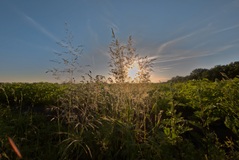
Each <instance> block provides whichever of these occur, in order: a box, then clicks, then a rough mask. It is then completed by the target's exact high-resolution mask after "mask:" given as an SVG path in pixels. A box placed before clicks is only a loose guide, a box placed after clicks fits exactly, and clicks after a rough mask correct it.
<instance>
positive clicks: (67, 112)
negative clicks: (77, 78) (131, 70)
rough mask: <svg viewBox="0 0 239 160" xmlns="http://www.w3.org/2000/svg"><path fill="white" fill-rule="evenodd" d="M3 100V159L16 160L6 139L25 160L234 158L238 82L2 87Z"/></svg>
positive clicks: (237, 154)
mask: <svg viewBox="0 0 239 160" xmlns="http://www.w3.org/2000/svg"><path fill="white" fill-rule="evenodd" d="M0 96H1V101H0V104H1V105H0V110H1V112H0V145H1V148H0V154H1V156H2V157H5V159H14V158H16V155H15V154H14V152H12V150H11V148H10V146H9V144H8V142H7V139H6V136H10V137H13V139H14V141H15V142H16V145H17V146H18V147H19V149H20V151H21V153H22V155H23V158H25V159H160V160H161V159H162V160H168V159H169V160H170V159H172V160H175V159H179V160H180V159H182V160H184V159H187V160H194V159H195V160H196V159H202V160H204V159H210V160H211V159H212V160H218V159H228V160H229V159H238V157H239V147H238V140H239V138H238V137H239V132H238V129H239V113H238V112H239V110H238V104H239V79H238V78H234V79H228V80H223V81H216V82H211V81H209V80H206V79H203V80H198V81H196V80H194V81H188V82H185V83H164V84H150V83H145V84H130V83H122V84H121V83H118V84H114V83H113V84H108V83H106V80H105V79H104V78H100V77H98V78H92V79H91V81H85V82H82V83H80V84H72V83H71V84H61V85H60V84H50V83H35V84H23V83H12V84H10V83H9V84H1V92H0ZM27 105H30V106H31V105H33V107H32V108H30V109H29V110H28V109H25V108H28V107H27ZM38 107H42V108H44V110H42V109H40V110H38V109H37V108H38ZM20 108H22V109H20ZM34 108H35V109H34ZM46 108H48V109H49V110H45V109H46ZM49 116H50V117H49ZM7 157H8V158H7Z"/></svg>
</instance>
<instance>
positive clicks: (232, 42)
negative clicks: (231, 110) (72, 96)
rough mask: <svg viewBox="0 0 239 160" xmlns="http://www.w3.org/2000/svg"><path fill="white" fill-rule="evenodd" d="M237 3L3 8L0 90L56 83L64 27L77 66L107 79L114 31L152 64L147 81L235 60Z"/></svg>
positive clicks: (83, 1) (192, 0)
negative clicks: (76, 49)
mask: <svg viewBox="0 0 239 160" xmlns="http://www.w3.org/2000/svg"><path fill="white" fill-rule="evenodd" d="M238 17H239V1H238V0H210V1H209V0H180V1H179V0H167V1H166V0H148V1H146V0H118V1H116V0H95V1H93V0H69V1H65V0H41V1H39V0H21V1H19V0H1V1H0V19H1V24H0V35H1V36H0V55H1V58H0V82H39V81H51V82H52V81H54V78H53V77H52V76H51V74H46V73H45V72H46V71H47V70H48V69H51V68H52V67H54V66H55V64H54V63H52V62H50V60H52V59H56V55H55V54H54V52H55V51H57V52H61V51H63V49H62V48H61V47H59V46H58V45H57V44H56V42H59V41H61V40H62V39H64V36H65V30H64V23H65V22H67V23H68V25H69V27H68V28H69V30H70V31H71V32H72V33H73V35H74V44H75V45H78V44H80V45H83V49H84V51H83V55H82V57H81V60H80V63H82V64H89V65H91V67H90V68H87V69H90V70H91V71H92V72H93V73H94V74H95V75H96V74H101V75H106V76H107V75H108V71H109V69H108V62H109V60H110V59H109V56H108V51H109V44H110V42H111V40H112V39H111V28H113V29H114V30H115V32H116V35H117V37H118V38H119V39H120V41H122V42H126V41H127V38H128V36H130V35H132V37H133V40H134V46H135V48H136V51H137V53H138V54H139V55H141V56H145V55H147V56H149V57H154V58H157V60H156V61H155V65H154V72H153V73H152V81H154V82H158V81H165V80H167V79H170V78H171V77H173V76H176V75H180V76H185V75H188V74H190V72H191V71H192V70H193V69H196V68H211V67H213V66H215V65H224V64H228V63H230V62H234V61H238V60H239V52H238V51H239V18H238Z"/></svg>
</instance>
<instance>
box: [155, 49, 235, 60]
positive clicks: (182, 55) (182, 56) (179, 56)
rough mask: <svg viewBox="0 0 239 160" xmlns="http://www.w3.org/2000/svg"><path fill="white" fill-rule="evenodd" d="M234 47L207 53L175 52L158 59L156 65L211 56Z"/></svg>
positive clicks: (210, 50) (206, 51) (212, 50)
mask: <svg viewBox="0 0 239 160" xmlns="http://www.w3.org/2000/svg"><path fill="white" fill-rule="evenodd" d="M234 46H235V45H225V46H223V47H220V48H215V49H209V50H205V51H193V50H175V51H174V54H173V55H171V56H167V57H166V56H165V58H161V59H158V60H157V61H156V62H155V63H164V62H174V61H182V60H186V59H191V58H198V57H206V56H211V55H215V54H219V53H221V52H223V51H225V50H228V49H230V48H233V47H234Z"/></svg>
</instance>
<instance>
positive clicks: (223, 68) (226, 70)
mask: <svg viewBox="0 0 239 160" xmlns="http://www.w3.org/2000/svg"><path fill="white" fill-rule="evenodd" d="M238 73H239V62H233V63H230V64H227V65H217V66H215V67H213V68H211V69H202V68H197V69H195V70H193V71H192V72H191V73H190V75H188V76H185V77H181V76H176V77H173V78H172V79H171V80H169V81H168V82H185V81H188V80H193V79H195V80H202V79H208V80H210V81H215V80H223V79H233V78H235V77H237V76H238Z"/></svg>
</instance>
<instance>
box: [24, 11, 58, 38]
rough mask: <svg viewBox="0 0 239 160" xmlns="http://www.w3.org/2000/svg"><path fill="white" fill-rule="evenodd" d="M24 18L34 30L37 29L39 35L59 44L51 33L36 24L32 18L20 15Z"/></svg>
mask: <svg viewBox="0 0 239 160" xmlns="http://www.w3.org/2000/svg"><path fill="white" fill-rule="evenodd" d="M22 14H23V16H24V18H25V19H26V20H27V21H28V22H29V23H31V24H32V25H33V26H34V27H35V28H36V29H38V30H39V31H40V32H41V33H43V34H44V35H46V36H47V37H49V38H50V39H52V40H53V41H56V42H59V41H60V40H59V39H58V38H57V37H55V36H54V35H53V34H52V33H51V32H49V31H48V30H47V29H45V28H44V27H43V26H42V25H40V24H39V23H37V22H36V21H35V20H34V19H33V18H31V17H29V16H27V15H26V14H24V13H22Z"/></svg>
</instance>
